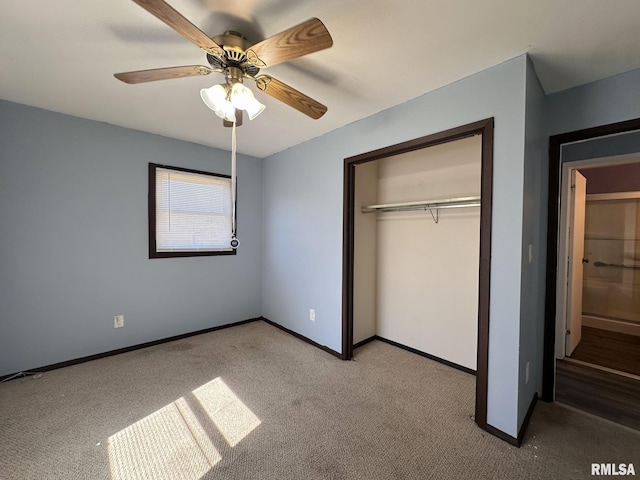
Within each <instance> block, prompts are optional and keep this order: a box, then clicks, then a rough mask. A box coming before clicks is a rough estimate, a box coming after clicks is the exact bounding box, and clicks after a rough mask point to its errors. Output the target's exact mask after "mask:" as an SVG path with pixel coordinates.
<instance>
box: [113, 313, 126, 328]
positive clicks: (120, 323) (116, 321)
mask: <svg viewBox="0 0 640 480" xmlns="http://www.w3.org/2000/svg"><path fill="white" fill-rule="evenodd" d="M122 327H124V315H116V316H115V317H113V328H122Z"/></svg>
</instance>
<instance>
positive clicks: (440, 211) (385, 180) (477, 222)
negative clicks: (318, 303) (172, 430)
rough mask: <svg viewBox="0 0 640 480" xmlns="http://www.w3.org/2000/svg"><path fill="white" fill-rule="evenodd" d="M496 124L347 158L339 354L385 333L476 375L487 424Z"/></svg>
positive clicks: (480, 420)
mask: <svg viewBox="0 0 640 480" xmlns="http://www.w3.org/2000/svg"><path fill="white" fill-rule="evenodd" d="M493 125H494V121H493V118H489V119H485V120H481V121H479V122H474V123H471V124H468V125H464V126H460V127H457V128H453V129H450V130H446V131H443V132H439V133H436V134H432V135H428V136H425V137H421V138H417V139H414V140H410V141H407V142H403V143H400V144H396V145H392V146H389V147H386V148H382V149H378V150H375V151H371V152H367V153H363V154H361V155H357V156H354V157H349V158H346V159H345V160H344V230H343V231H344V238H343V315H342V326H343V332H342V358H343V359H345V360H350V359H352V358H353V351H354V344H355V345H356V346H358V345H361V344H363V343H366V342H367V341H369V340H371V339H376V338H379V339H381V340H384V341H386V342H387V343H391V344H396V345H398V346H401V347H403V348H405V349H408V350H412V351H415V352H416V353H419V354H422V355H424V356H426V357H430V358H433V359H435V360H437V361H440V362H441V363H445V364H448V365H450V366H453V367H455V368H458V369H460V370H463V371H467V372H469V373H475V376H476V398H475V421H476V423H477V424H478V425H479V426H480V427H481V428H484V429H487V427H488V425H487V423H486V416H487V405H486V403H487V365H488V337H489V292H490V267H491V265H490V261H491V258H490V251H491V201H492V191H491V188H492V170H493V167H492V165H493Z"/></svg>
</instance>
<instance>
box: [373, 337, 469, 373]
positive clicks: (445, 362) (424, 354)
mask: <svg viewBox="0 0 640 480" xmlns="http://www.w3.org/2000/svg"><path fill="white" fill-rule="evenodd" d="M374 338H375V340H380V341H381V342H384V343H388V344H389V345H393V346H394V347H398V348H401V349H402V350H406V351H407V352H411V353H415V354H416V355H420V356H421V357H425V358H428V359H429V360H433V361H434V362H438V363H441V364H443V365H446V366H447V367H451V368H455V369H456V370H460V371H461V372H464V373H468V374H470V375H475V374H476V371H475V370H473V369H471V368H467V367H463V366H462V365H458V364H457V363H453V362H450V361H449V360H445V359H444V358H440V357H436V356H435V355H431V354H430V353H427V352H423V351H422V350H418V349H416V348H411V347H407V346H406V345H403V344H402V343H398V342H394V341H393V340H389V339H386V338H384V337H379V336H378V335H376V336H375V337H374Z"/></svg>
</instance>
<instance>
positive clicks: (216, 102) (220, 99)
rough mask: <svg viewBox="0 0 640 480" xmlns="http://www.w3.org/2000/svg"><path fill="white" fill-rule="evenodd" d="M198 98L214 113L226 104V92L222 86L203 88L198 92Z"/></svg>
mask: <svg viewBox="0 0 640 480" xmlns="http://www.w3.org/2000/svg"><path fill="white" fill-rule="evenodd" d="M200 97H201V98H202V101H203V102H204V104H205V105H206V106H207V107H209V108H210V109H211V110H213V111H214V112H216V113H217V112H218V110H220V109H221V108H223V106H224V105H225V104H226V103H228V101H227V90H226V88H224V86H222V85H214V86H213V87H209V88H203V89H202V90H200Z"/></svg>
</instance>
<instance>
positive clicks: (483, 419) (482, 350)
mask: <svg viewBox="0 0 640 480" xmlns="http://www.w3.org/2000/svg"><path fill="white" fill-rule="evenodd" d="M493 124H494V122H493V118H490V119H486V120H482V121H479V122H475V123H472V124H468V125H464V126H461V127H458V128H454V129H451V130H446V131H444V132H440V133H436V134H433V135H428V136H426V137H422V138H418V139H415V140H410V141H408V142H404V143H400V144H397V145H392V146H390V147H386V148H382V149H379V150H375V151H372V152H368V153H364V154H361V155H357V156H354V157H350V158H346V159H345V161H344V228H343V232H344V236H343V302H342V304H343V312H342V327H343V332H342V341H343V345H342V352H343V354H342V355H343V358H344V359H351V358H352V357H353V349H354V263H355V261H354V260H355V252H354V245H355V224H354V223H355V192H356V166H357V165H360V164H364V163H368V162H373V161H377V160H381V159H384V158H387V157H391V156H394V155H400V154H404V153H408V152H413V151H416V150H420V149H423V148H427V147H432V146H436V145H441V144H445V143H448V142H453V141H456V140H461V139H465V138H469V137H472V136H475V135H480V136H481V167H480V170H481V174H480V176H481V179H480V197H481V198H480V241H479V247H480V253H479V275H478V310H477V316H478V324H477V327H478V334H477V361H476V406H475V421H476V423H477V424H478V425H479V426H480V427H481V428H483V429H485V430H488V429H489V428H490V427H489V426H488V424H487V379H488V375H487V374H488V367H487V366H488V353H489V351H488V338H489V288H490V285H489V284H490V267H491V265H490V262H491V256H490V252H491V201H492V193H491V188H492V171H493Z"/></svg>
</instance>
